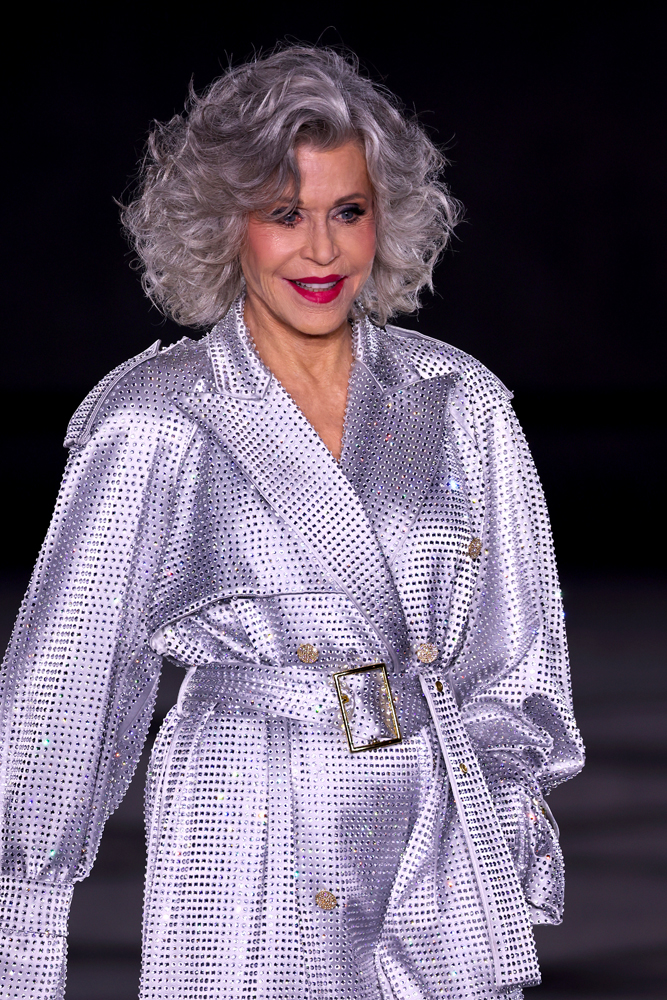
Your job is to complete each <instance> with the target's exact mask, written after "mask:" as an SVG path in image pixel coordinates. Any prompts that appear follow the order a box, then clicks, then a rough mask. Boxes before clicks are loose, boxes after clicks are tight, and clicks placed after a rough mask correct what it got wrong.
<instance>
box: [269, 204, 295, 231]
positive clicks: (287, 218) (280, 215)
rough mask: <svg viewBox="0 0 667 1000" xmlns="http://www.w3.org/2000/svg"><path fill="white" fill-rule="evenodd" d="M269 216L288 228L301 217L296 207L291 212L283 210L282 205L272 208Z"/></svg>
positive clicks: (292, 226)
mask: <svg viewBox="0 0 667 1000" xmlns="http://www.w3.org/2000/svg"><path fill="white" fill-rule="evenodd" d="M271 216H272V217H273V218H274V219H275V221H276V222H279V223H280V224H281V225H282V226H288V227H289V228H290V229H293V228H294V226H295V225H296V224H297V222H299V220H300V219H301V215H300V214H299V212H298V211H297V210H296V209H295V210H294V211H293V212H285V208H284V207H283V208H276V209H274V211H273V212H271Z"/></svg>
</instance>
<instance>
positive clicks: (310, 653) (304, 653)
mask: <svg viewBox="0 0 667 1000" xmlns="http://www.w3.org/2000/svg"><path fill="white" fill-rule="evenodd" d="M296 655H297V656H298V657H299V659H300V660H301V662H302V663H316V662H317V658H318V656H319V655H320V654H319V650H318V649H317V647H316V646H313V644H312V643H310V642H302V643H301V645H300V646H299V647H298V648H297V651H296Z"/></svg>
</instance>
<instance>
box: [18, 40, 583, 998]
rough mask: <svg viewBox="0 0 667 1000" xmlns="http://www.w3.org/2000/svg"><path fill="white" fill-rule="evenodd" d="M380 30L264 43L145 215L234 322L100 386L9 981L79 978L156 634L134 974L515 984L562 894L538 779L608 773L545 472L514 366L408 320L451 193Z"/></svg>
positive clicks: (135, 221) (29, 805) (43, 594)
mask: <svg viewBox="0 0 667 1000" xmlns="http://www.w3.org/2000/svg"><path fill="white" fill-rule="evenodd" d="M441 165H442V160H441V158H440V156H439V154H438V153H437V151H436V150H435V148H434V146H433V145H432V143H431V142H430V140H429V138H428V137H427V136H426V134H425V133H424V131H423V130H422V129H421V128H420V126H419V125H418V124H416V123H415V122H414V121H412V120H408V119H407V118H406V117H405V116H404V115H403V114H402V113H401V111H400V110H399V109H398V107H397V105H396V103H395V101H394V100H393V99H392V97H391V96H390V95H388V94H387V93H385V92H384V91H383V90H382V89H381V88H379V87H377V86H375V85H374V84H373V83H371V82H370V81H369V80H367V79H365V78H364V77H362V76H361V75H360V74H359V73H358V71H357V69H356V67H355V65H354V64H353V62H352V61H351V60H346V59H344V58H342V57H341V56H339V55H337V54H335V53H334V52H331V51H328V50H324V49H318V48H306V47H291V48H285V49H283V50H280V51H277V52H276V53H274V54H273V55H270V56H269V57H268V58H263V59H258V60H255V61H253V62H250V63H247V64H245V65H242V66H239V67H238V68H236V69H233V70H231V71H229V72H228V73H226V74H225V75H224V76H222V77H221V78H220V79H219V80H216V81H215V82H214V83H213V84H212V85H211V86H210V87H209V89H208V90H207V91H206V93H204V95H203V96H201V97H197V96H196V95H194V94H192V95H191V97H190V101H189V104H188V107H187V110H186V113H185V114H184V115H183V116H179V117H176V118H174V119H172V120H171V121H170V122H169V123H167V124H166V125H163V126H159V127H157V128H156V130H155V132H154V133H153V135H152V136H151V139H150V144H149V152H148V156H147V158H146V162H145V168H144V173H143V178H142V182H141V187H140V191H139V193H138V196H137V198H136V200H135V201H134V202H132V204H130V205H129V206H128V207H127V208H126V209H125V210H124V221H125V224H126V226H127V228H128V229H129V231H130V232H131V234H132V235H133V238H134V240H135V245H136V247H137V250H138V253H139V256H140V258H141V260H142V262H143V266H144V278H143V280H144V287H145V289H146V291H147V293H148V294H149V296H150V297H151V299H152V301H153V302H154V303H156V304H157V305H159V306H160V307H161V308H162V309H163V310H164V312H165V313H167V314H168V315H170V316H172V317H173V318H174V319H176V320H177V321H178V322H180V323H182V324H184V325H186V326H191V327H203V328H210V327H211V326H212V329H210V332H209V333H208V334H207V335H206V336H204V337H203V338H202V339H200V340H191V339H188V338H184V339H183V340H181V341H180V342H179V343H177V344H174V345H172V346H171V347H168V348H166V349H164V350H160V345H159V343H156V344H154V345H153V346H152V347H150V348H149V349H148V350H146V351H144V352H143V353H142V354H140V355H138V356H137V357H136V358H133V359H132V360H131V361H128V362H127V363H125V364H123V365H121V366H120V367H119V368H117V369H116V370H115V371H113V372H112V373H111V374H110V375H108V376H107V377H106V378H105V379H103V380H102V382H101V383H100V384H99V385H98V386H97V387H96V388H95V389H94V390H93V391H92V392H91V394H90V395H89V396H88V398H87V399H86V400H85V401H84V402H83V404H82V405H81V407H80V408H79V410H78V411H77V412H76V414H75V415H74V417H73V419H72V421H71V424H70V427H69V430H68V435H67V445H68V446H69V448H70V459H69V464H68V466H67V471H66V474H65V479H64V482H63V486H62V491H61V493H60V497H59V500H58V505H57V508H56V513H55V516H54V520H53V523H52V526H51V528H50V531H49V533H48V536H47V538H46V541H45V543H44V547H43V550H42V553H41V555H40V557H39V561H38V564H37V567H36V569H35V573H34V575H33V579H32V582H31V584H30V588H29V591H28V594H27V596H26V598H25V601H24V604H23V607H22V610H21V613H20V617H19V620H18V623H17V625H16V629H15V632H14V636H13V639H12V643H11V646H10V649H9V652H8V656H7V660H6V663H5V667H4V673H3V684H4V701H3V715H2V722H3V727H4V746H5V752H4V757H3V766H4V774H3V779H4V780H3V786H2V791H3V797H4V800H3V817H4V830H3V838H4V839H3V869H2V871H3V876H2V879H3V881H2V894H3V898H2V902H3V907H4V916H3V925H2V928H3V936H4V949H3V962H4V964H3V966H2V994H1V995H2V996H3V997H12V998H18V997H31V998H33V997H34V998H36V997H41V998H47V997H48V998H52V997H61V996H62V995H63V989H64V971H63V968H64V955H65V943H64V942H65V931H66V920H67V910H68V906H69V902H70V899H71V894H72V888H73V885H74V883H75V882H76V881H77V880H79V879H82V878H84V877H85V876H86V875H87V873H88V871H89V870H90V867H91V865H92V862H93V859H94V857H95V853H96V851H97V847H98V844H99V840H100V836H101V834H102V829H103V826H104V823H105V820H106V819H107V817H108V816H109V815H110V813H111V812H113V810H114V809H115V808H116V807H117V806H118V803H119V802H120V800H121V799H122V797H123V794H124V792H125V790H126V788H127V785H128V782H129V780H130V778H131V775H132V772H133V770H134V768H135V765H136V762H137V759H138V757H139V755H140V753H141V749H142V746H143V744H144V740H145V736H146V731H147V728H148V725H149V722H150V719H151V714H152V710H153V702H154V697H155V691H156V686H157V683H158V675H159V669H160V664H161V660H162V658H163V657H167V658H169V659H170V660H172V661H174V662H175V663H177V664H179V665H180V666H182V667H183V668H184V670H185V671H187V673H186V674H185V678H184V681H183V685H182V688H181V692H180V695H179V698H178V703H177V705H176V706H175V707H174V708H173V709H172V711H171V712H170V714H169V715H168V717H167V719H166V721H165V724H164V726H163V727H162V729H161V731H160V734H159V736H158V738H157V741H156V744H155V747H154V749H153V755H152V759H151V765H150V771H149V781H148V789H147V796H146V802H147V807H146V815H147V827H148V873H147V882H146V898H145V921H144V952H143V975H142V986H141V996H142V998H144V1000H149V998H151V1000H153V998H154V1000H166V998H188V997H193V998H194V997H207V998H214V997H219V998H222V997H224V998H229V1000H242V998H251V997H254V998H262V1000H292V998H293V1000H297V998H298V1000H306V998H308V1000H311V998H312V1000H334V998H336V1000H353V998H354V1000H415V998H419V1000H435V998H436V997H438V998H441V997H447V998H450V1000H464V998H469V997H476V998H495V997H500V996H503V997H515V998H516V997H519V996H520V995H521V987H522V986H523V985H530V984H534V983H536V982H538V981H539V970H538V966H537V962H536V957H535V949H534V944H533V939H532V931H531V926H530V925H531V922H533V923H535V922H538V923H556V922H558V921H559V920H560V913H561V903H562V889H563V874H562V862H561V855H560V852H559V848H558V842H557V829H556V827H555V824H554V822H553V819H552V817H551V813H550V811H549V809H548V808H547V806H546V804H545V801H544V796H545V794H546V793H547V792H548V791H549V790H550V789H551V788H552V787H553V786H554V785H555V784H557V783H558V782H560V781H563V780H564V779H566V778H569V777H570V776H571V775H573V774H574V773H576V772H577V771H578V770H579V768H580V767H581V763H582V750H581V744H580V740H579V737H578V734H577V730H576V727H575V725H574V722H573V719H572V715H571V707H570V693H569V682H568V673H567V658H566V649H565V641H564V636H563V615H562V611H561V606H560V599H559V591H558V583H557V579H556V573H555V568H554V561H553V554H552V548H551V540H550V535H549V522H548V519H547V514H546V511H545V508H544V502H543V498H542V493H541V490H540V486H539V482H538V479H537V476H536V474H535V471H534V468H533V465H532V462H531V459H530V456H529V453H528V450H527V448H526V445H525V442H524V439H523V437H522V434H521V431H520V429H519V427H518V425H517V422H516V420H515V418H514V416H513V413H512V410H511V407H510V402H509V399H510V394H509V393H508V391H507V390H506V389H505V388H504V387H503V385H501V383H500V382H499V381H498V380H497V379H496V378H495V377H494V376H493V375H492V374H490V373H489V372H488V371H487V370H486V369H485V368H484V367H483V366H482V365H481V364H479V363H478V362H477V361H475V360H473V359H472V358H470V357H468V356H467V355H465V354H463V353H462V352H461V351H458V350H456V349H455V348H453V347H449V346H447V345H446V344H443V343H440V342H439V341H434V340H431V339H429V338H427V337H424V336H422V335H420V334H419V333H416V332H414V331H412V330H404V329H401V328H398V327H393V326H386V325H385V324H386V321H387V319H388V317H389V316H391V315H392V314H394V313H397V312H410V311H412V310H414V309H415V308H416V306H417V304H418V295H419V292H420V289H422V288H423V287H424V286H429V287H430V281H431V271H432V267H433V264H434V262H435V259H436V257H437V255H438V253H439V251H440V249H441V248H442V247H443V246H444V244H445V242H446V240H447V237H448V235H449V233H450V231H451V228H452V226H453V225H454V223H455V221H456V204H455V202H453V201H452V199H451V198H450V197H449V195H448V193H447V190H446V188H445V187H444V186H443V184H442V182H441V181H440V180H439V172H440V168H441Z"/></svg>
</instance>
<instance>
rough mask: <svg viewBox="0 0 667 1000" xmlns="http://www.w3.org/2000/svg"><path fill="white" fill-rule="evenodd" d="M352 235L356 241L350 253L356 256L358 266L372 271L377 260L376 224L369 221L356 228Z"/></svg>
mask: <svg viewBox="0 0 667 1000" xmlns="http://www.w3.org/2000/svg"><path fill="white" fill-rule="evenodd" d="M352 235H353V237H354V239H353V242H352V246H351V247H350V251H351V253H352V254H353V255H354V259H355V261H356V263H357V266H358V267H360V268H362V269H367V270H369V271H370V269H371V267H372V266H373V260H374V258H375V247H376V232H375V222H372V221H369V222H368V223H366V224H364V225H361V226H357V227H355V230H354V233H353V234H352Z"/></svg>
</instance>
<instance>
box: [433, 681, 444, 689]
mask: <svg viewBox="0 0 667 1000" xmlns="http://www.w3.org/2000/svg"><path fill="white" fill-rule="evenodd" d="M435 690H436V691H442V690H443V688H442V681H436V682H435Z"/></svg>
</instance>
